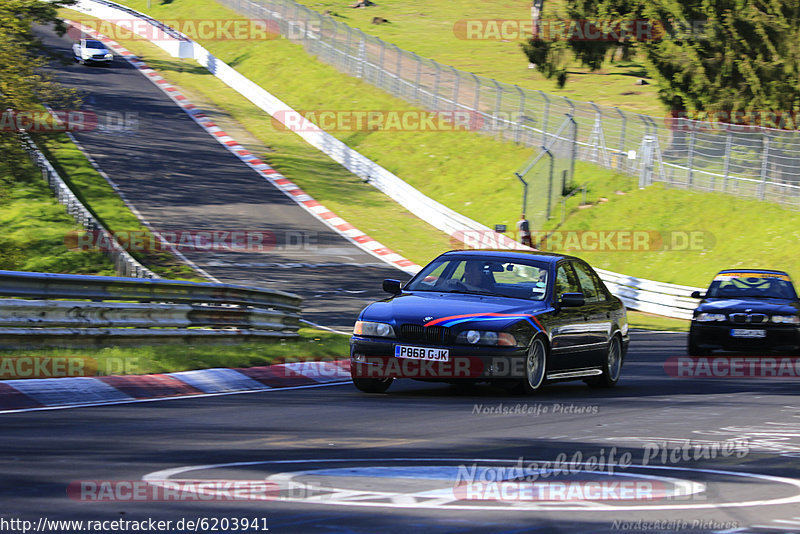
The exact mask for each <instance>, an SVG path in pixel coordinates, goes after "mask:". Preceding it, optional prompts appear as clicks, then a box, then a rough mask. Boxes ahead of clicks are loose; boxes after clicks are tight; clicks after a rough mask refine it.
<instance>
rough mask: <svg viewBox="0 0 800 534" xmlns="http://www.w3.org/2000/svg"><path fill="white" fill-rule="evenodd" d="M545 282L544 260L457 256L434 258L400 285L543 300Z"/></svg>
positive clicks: (546, 280) (409, 287) (450, 291)
mask: <svg viewBox="0 0 800 534" xmlns="http://www.w3.org/2000/svg"><path fill="white" fill-rule="evenodd" d="M547 282H548V273H547V265H546V264H537V263H535V262H524V263H523V262H520V261H507V260H505V259H502V258H496V259H495V258H489V259H487V258H479V257H466V258H465V257H463V256H459V257H449V258H448V257H444V258H439V259H437V260H434V261H433V262H432V263H430V264H428V265H427V266H426V267H425V268H424V269H423V270H422V271H420V273H419V274H418V275H417V276H416V277H414V279H413V280H412V281H411V282H409V283H408V284H407V285H406V287H405V288H404V289H406V290H409V291H440V292H444V293H474V294H480V295H497V296H503V297H512V298H520V299H527V300H544V298H545V294H546V292H547Z"/></svg>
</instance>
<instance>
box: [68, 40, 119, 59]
mask: <svg viewBox="0 0 800 534" xmlns="http://www.w3.org/2000/svg"><path fill="white" fill-rule="evenodd" d="M72 57H73V59H75V61H77V62H78V63H80V64H81V65H83V64H86V63H102V64H104V65H110V64H111V62H112V61H114V54H112V53H111V50H109V49H108V48H106V45H104V44H103V43H101V42H100V41H98V40H96V39H81V40H80V41H78V42H76V43H75V44H73V45H72Z"/></svg>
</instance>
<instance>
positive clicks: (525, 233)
mask: <svg viewBox="0 0 800 534" xmlns="http://www.w3.org/2000/svg"><path fill="white" fill-rule="evenodd" d="M517 232H518V233H519V242H520V243H522V244H523V245H525V246H526V247H533V245H532V244H531V224H530V222H528V219H526V218H525V214H524V213H523V214H522V216H521V217H520V218H519V221H517Z"/></svg>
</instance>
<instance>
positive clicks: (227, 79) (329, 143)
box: [75, 0, 697, 319]
mask: <svg viewBox="0 0 800 534" xmlns="http://www.w3.org/2000/svg"><path fill="white" fill-rule="evenodd" d="M93 5H94V6H95V8H94V9H93V8H92V6H93ZM97 5H102V7H103V13H104V14H103V15H100V14H98V12H99V10H98V9H96V6H97ZM117 8H119V9H122V10H124V13H125V14H128V15H131V14H133V15H135V16H136V17H139V18H141V19H143V20H148V21H150V20H153V19H150V17H148V16H146V15H144V14H141V13H138V12H136V11H134V10H131V9H130V8H127V7H124V6H119V5H117V4H114V3H113V2H110V1H108V0H79V3H78V5H77V6H76V7H75V9H78V10H80V11H82V12H85V13H89V14H93V15H95V16H98V17H100V18H107V19H110V20H114V19H115V18H121V13H114V12H113V10H114V9H117ZM141 35H142V36H146V35H147V31H146V30H141ZM181 39H186V38H185V36H181ZM153 42H154V43H156V44H158V45H159V46H161V47H162V48H164V49H165V50H167V51H169V49H170V48H175V47H174V46H171V45H169V44H168V43H166V44H165V42H163V41H162V42H157V41H153ZM181 42H185V41H181ZM188 42H189V43H190V45H191V47H192V52H191V55H190V56H188V57H193V58H194V59H195V60H196V61H198V62H199V63H200V64H201V65H202V66H203V67H205V68H206V69H207V70H208V71H209V72H210V73H211V74H213V75H214V76H215V77H217V78H219V79H220V80H221V81H222V82H224V83H225V84H226V85H228V86H229V87H231V88H232V89H234V90H235V91H237V92H238V93H239V94H241V95H242V96H244V97H245V98H247V99H248V100H250V101H251V102H252V103H253V104H255V105H256V106H258V107H259V108H260V109H262V110H264V111H265V112H267V113H269V114H270V115H273V114H274V113H275V112H277V111H280V112H281V114H279V115H278V116H277V118H278V119H279V120H282V121H287V122H289V121H290V120H291V119H292V117H290V114H291V113H296V112H295V111H294V110H293V109H292V108H291V107H290V106H288V105H287V104H285V103H284V102H282V101H281V100H279V99H278V98H276V97H275V96H273V95H272V94H270V93H269V92H268V91H266V90H265V89H263V88H262V87H259V86H258V85H257V84H256V83H254V82H253V81H251V80H249V79H248V78H247V77H245V76H244V75H242V74H241V73H240V72H238V71H237V70H236V69H234V68H233V67H231V66H230V65H228V64H226V63H225V62H224V61H221V60H220V59H218V58H216V57H215V56H213V55H212V54H211V53H210V52H209V51H208V50H206V49H205V48H204V47H203V46H201V45H200V44H198V43H196V42H194V41H191V40H188ZM173 55H176V54H173ZM182 57H184V56H182ZM296 133H297V134H298V135H300V136H301V137H303V139H305V140H306V141H307V142H308V143H309V144H311V145H312V146H314V147H316V148H318V149H319V150H321V151H322V152H323V153H325V154H327V155H328V156H329V157H331V158H332V159H333V160H334V161H337V162H339V163H340V164H341V165H343V166H344V167H345V168H347V169H348V170H349V171H350V172H352V173H353V174H355V175H356V176H359V177H360V178H362V179H363V180H365V181H368V182H369V183H370V184H371V185H373V186H374V187H376V188H377V189H379V190H380V191H382V192H383V193H385V194H386V195H387V196H389V197H390V198H391V199H392V200H394V201H395V202H397V203H399V204H400V205H402V206H403V207H405V208H406V209H408V210H409V211H410V212H411V213H413V214H414V215H416V216H417V217H419V218H421V219H422V220H424V221H427V222H428V223H429V224H431V225H432V226H434V227H435V228H437V229H439V230H441V231H443V232H445V233H447V234H448V235H451V236H453V237H455V238H459V236H461V240H462V241H464V239H463V236H467V237H469V236H471V235H474V234H475V232H478V233H483V232H486V233H491V230H490V229H489V228H488V227H486V226H485V225H483V224H481V223H479V222H477V221H474V220H472V219H470V218H468V217H466V216H464V215H462V214H460V213H457V212H455V211H454V210H451V209H450V208H448V207H446V206H444V205H443V204H441V203H439V202H437V201H435V200H433V199H432V198H430V197H428V196H426V195H424V194H423V193H422V192H421V191H419V190H417V189H415V188H414V187H412V186H411V185H410V184H408V183H406V182H405V181H403V180H402V179H401V178H400V177H398V176H396V175H395V174H393V173H391V172H390V171H388V170H387V169H384V168H383V167H381V166H380V165H378V164H377V163H375V162H374V161H372V160H370V159H369V158H367V157H365V156H364V155H362V154H360V153H359V152H357V151H355V150H353V149H352V148H350V147H348V146H347V145H345V144H344V143H342V142H341V141H339V140H338V139H336V138H335V137H333V136H332V135H330V134H328V133H327V132H325V131H324V130H322V129H320V128H311V127H309V128H304V129H303V131H301V132H296ZM493 246H495V247H497V248H510V249H520V248H524V247H523V246H522V245H520V244H519V243H517V242H516V241H514V240H513V239H509V238H507V237H506V236H502V234H497V236H496V239H495V240H494V241H493ZM598 274H600V277H601V278H602V279H603V281H604V282H605V283H606V285H607V286H608V288H609V289H610V290H611V291H612V293H614V294H616V295H618V296H619V297H620V298H622V300H623V301H624V302H625V305H626V306H627V307H628V308H630V309H633V310H639V311H643V312H648V313H656V314H659V315H664V316H667V317H675V318H681V319H685V318H690V317H691V310H692V309H694V307H691V306H690V304H689V302H687V300H688V295H689V294H690V293H691V291H693V290H694V289H697V288H690V287H688V286H681V285H673V284H665V283H661V282H652V281H650V280H644V279H639V278H635V277H632V276H625V275H621V274H617V273H612V272H610V271H598Z"/></svg>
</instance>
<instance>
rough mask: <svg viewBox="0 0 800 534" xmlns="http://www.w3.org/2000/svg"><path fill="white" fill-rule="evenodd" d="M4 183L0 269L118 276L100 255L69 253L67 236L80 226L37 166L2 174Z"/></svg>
mask: <svg viewBox="0 0 800 534" xmlns="http://www.w3.org/2000/svg"><path fill="white" fill-rule="evenodd" d="M20 150H21V149H20ZM0 184H2V185H0V227H2V228H3V234H2V236H0V269H3V270H13V271H45V272H56V273H77V274H103V275H113V274H114V268H113V265H112V264H111V262H110V261H109V260H108V259H107V258H106V257H105V256H103V255H102V254H101V253H99V252H76V251H72V250H70V249H69V247H68V246H67V245H68V244H69V236H70V235H71V234H72V233H73V232H76V231H77V230H78V229H79V227H78V225H77V224H76V223H75V221H74V220H73V219H72V217H70V216H69V215H68V214H67V213H66V210H65V208H64V207H63V206H61V205H60V204H59V203H58V202H57V201H56V199H55V198H54V197H53V194H52V193H51V191H50V189H49V188H48V187H47V183H46V182H45V181H44V180H42V179H41V174H40V173H39V171H38V170H37V169H36V168H35V167H34V166H33V164H29V165H27V164H26V167H25V169H24V171H23V174H22V175H17V176H13V177H11V176H0Z"/></svg>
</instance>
